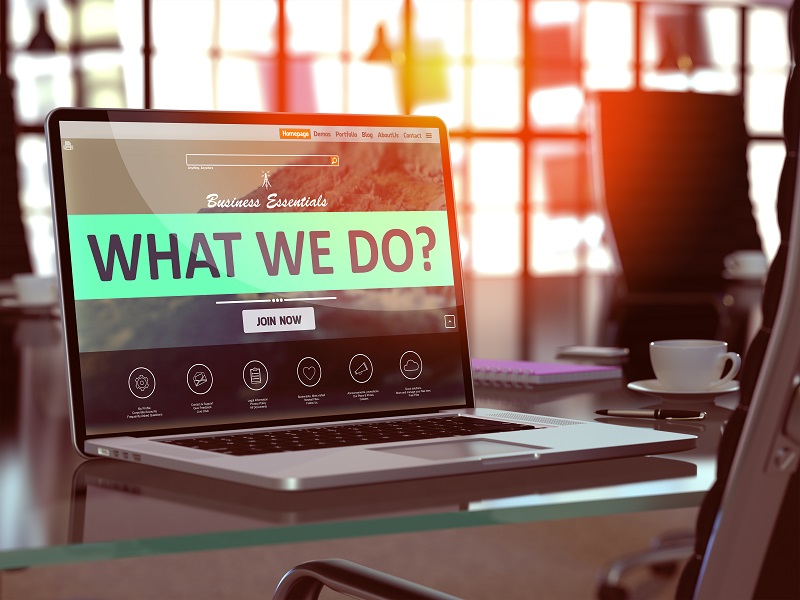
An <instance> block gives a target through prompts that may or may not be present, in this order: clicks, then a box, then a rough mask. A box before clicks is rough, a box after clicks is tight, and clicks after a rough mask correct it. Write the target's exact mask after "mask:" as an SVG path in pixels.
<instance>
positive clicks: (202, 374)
mask: <svg viewBox="0 0 800 600" xmlns="http://www.w3.org/2000/svg"><path fill="white" fill-rule="evenodd" d="M186 384H187V385H188V386H189V389H190V390H192V391H193V392H194V393H195V394H200V395H202V394H206V393H208V390H210V389H211V386H212V385H213V384H214V377H213V376H212V375H211V369H209V368H208V367H207V366H205V365H201V364H199V363H198V364H196V365H192V366H191V367H189V370H188V371H187V372H186Z"/></svg>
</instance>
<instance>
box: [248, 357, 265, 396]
mask: <svg viewBox="0 0 800 600" xmlns="http://www.w3.org/2000/svg"><path fill="white" fill-rule="evenodd" d="M242 377H243V378H244V384H245V385H246V386H247V387H249V388H250V389H251V390H256V391H258V390H263V389H264V386H265V385H267V381H268V380H269V371H267V367H265V366H264V363H262V362H261V361H260V360H251V361H250V362H249V363H247V364H246V365H245V366H244V370H243V371H242Z"/></svg>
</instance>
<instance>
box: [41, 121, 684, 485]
mask: <svg viewBox="0 0 800 600" xmlns="http://www.w3.org/2000/svg"><path fill="white" fill-rule="evenodd" d="M45 127H46V134H47V143H48V154H49V162H50V174H51V183H52V186H51V187H52V200H53V215H54V223H55V234H56V246H57V262H58V274H59V283H60V293H61V308H62V315H63V324H64V337H65V344H66V352H67V368H68V374H69V389H70V403H71V422H72V434H73V439H74V443H75V447H76V448H77V450H78V451H79V452H80V453H81V454H83V455H85V456H87V457H109V458H114V459H119V460H124V461H130V462H134V463H142V464H148V465H153V466H157V467H164V468H168V469H174V470H178V471H183V472H187V473H191V474H195V475H203V476H208V477H213V478H218V479H223V480H227V481H232V482H236V483H242V484H249V485H255V486H260V487H264V488H269V489H276V490H306V489H320V488H331V487H339V486H349V485H355V484H366V483H372V482H387V481H399V480H407V479H414V478H422V477H434V476H441V475H450V474H465V473H473V472H486V471H490V470H498V469H508V468H515V467H530V466H535V465H551V464H560V463H567V462H576V461H585V460H598V459H606V458H612V457H618V456H631V455H645V454H653V453H663V452H670V451H677V450H685V449H689V448H692V447H694V445H695V437H694V436H691V435H685V434H678V433H670V432H664V431H654V430H648V429H642V428H628V427H620V426H613V425H608V424H603V423H596V422H583V421H579V420H571V419H563V418H552V417H547V416H538V415H531V414H523V413H515V412H512V411H505V410H491V409H479V408H476V407H475V398H474V395H473V388H472V378H471V367H470V356H469V348H468V342H467V330H466V324H465V310H464V290H463V286H462V280H461V267H460V252H459V246H458V233H457V228H456V211H455V201H454V196H453V177H452V172H451V166H450V156H449V147H448V135H447V130H446V127H445V125H444V124H443V123H442V121H441V120H439V119H437V118H434V117H422V116H375V115H370V116H360V115H301V114H288V113H282V114H267V113H225V112H195V111H157V110H101V109H73V108H60V109H56V110H55V111H53V112H52V113H51V114H50V115H49V116H48V119H47V122H46V125H45Z"/></svg>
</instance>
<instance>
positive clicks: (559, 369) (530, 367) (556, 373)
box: [472, 358, 622, 387]
mask: <svg viewBox="0 0 800 600" xmlns="http://www.w3.org/2000/svg"><path fill="white" fill-rule="evenodd" d="M472 376H473V381H474V382H475V383H476V384H477V385H493V386H499V387H528V386H532V385H540V384H544V383H568V382H571V381H599V380H603V379H619V378H620V377H622V369H621V368H620V367H614V366H600V365H577V364H572V363H558V362H530V361H524V360H486V359H478V358H474V359H472Z"/></svg>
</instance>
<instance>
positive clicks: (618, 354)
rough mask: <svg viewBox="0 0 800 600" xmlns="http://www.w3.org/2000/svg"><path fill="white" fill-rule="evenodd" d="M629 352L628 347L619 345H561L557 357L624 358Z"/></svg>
mask: <svg viewBox="0 0 800 600" xmlns="http://www.w3.org/2000/svg"><path fill="white" fill-rule="evenodd" d="M628 354H630V351H629V350H628V349H627V348H619V347H617V346H561V347H560V348H558V350H557V351H556V358H624V357H626V356H628Z"/></svg>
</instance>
